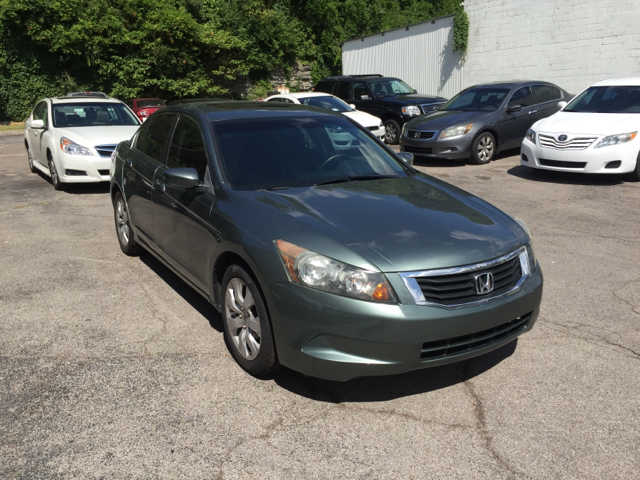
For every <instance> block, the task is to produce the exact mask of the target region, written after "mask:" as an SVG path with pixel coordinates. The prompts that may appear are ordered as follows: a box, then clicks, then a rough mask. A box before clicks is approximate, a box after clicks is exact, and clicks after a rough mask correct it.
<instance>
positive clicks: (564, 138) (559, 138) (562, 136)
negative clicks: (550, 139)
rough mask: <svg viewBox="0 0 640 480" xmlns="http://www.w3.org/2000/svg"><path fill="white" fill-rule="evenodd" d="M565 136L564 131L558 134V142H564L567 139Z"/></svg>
mask: <svg viewBox="0 0 640 480" xmlns="http://www.w3.org/2000/svg"><path fill="white" fill-rule="evenodd" d="M567 138H569V137H567V136H566V135H565V134H564V133H563V134H562V135H558V141H559V142H566V141H567Z"/></svg>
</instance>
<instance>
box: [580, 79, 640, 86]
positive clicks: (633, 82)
mask: <svg viewBox="0 0 640 480" xmlns="http://www.w3.org/2000/svg"><path fill="white" fill-rule="evenodd" d="M591 86H592V87H622V86H624V87H640V77H631V78H612V79H609V80H602V81H601V82H597V83H594V84H593V85H591Z"/></svg>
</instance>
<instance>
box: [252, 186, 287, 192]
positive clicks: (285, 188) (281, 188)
mask: <svg viewBox="0 0 640 480" xmlns="http://www.w3.org/2000/svg"><path fill="white" fill-rule="evenodd" d="M290 188H293V187H269V188H259V189H258V190H266V191H267V192H273V191H274V190H288V189H290Z"/></svg>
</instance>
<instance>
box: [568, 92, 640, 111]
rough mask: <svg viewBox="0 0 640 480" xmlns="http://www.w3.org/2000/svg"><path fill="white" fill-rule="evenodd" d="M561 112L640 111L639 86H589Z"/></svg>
mask: <svg viewBox="0 0 640 480" xmlns="http://www.w3.org/2000/svg"><path fill="white" fill-rule="evenodd" d="M563 112H588V113H640V87H620V86H615V87H590V88H587V89H586V90H585V91H584V92H582V93H581V94H580V95H578V96H577V97H576V98H574V99H573V100H571V102H569V104H568V105H567V106H566V107H565V108H564V110H563Z"/></svg>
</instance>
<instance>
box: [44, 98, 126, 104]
mask: <svg viewBox="0 0 640 480" xmlns="http://www.w3.org/2000/svg"><path fill="white" fill-rule="evenodd" d="M49 100H50V101H51V103H52V104H54V103H55V104H58V103H123V102H121V101H120V100H118V99H117V98H110V97H108V98H102V97H51V98H49Z"/></svg>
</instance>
